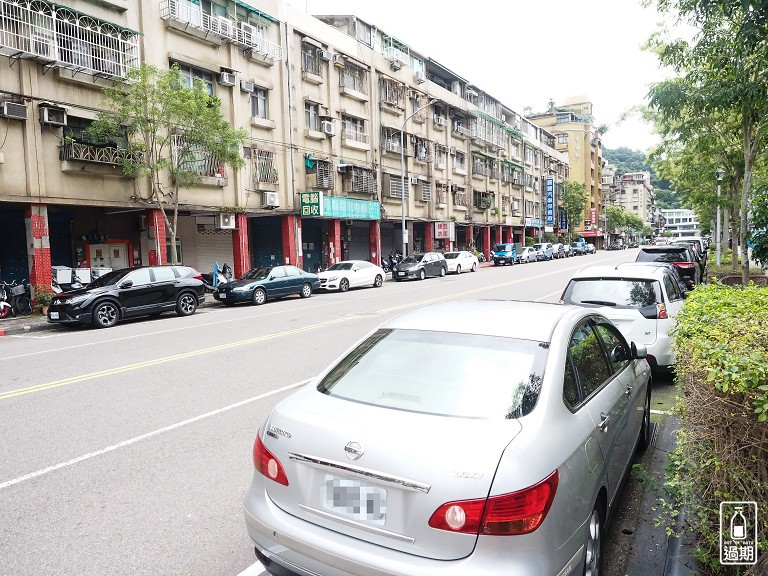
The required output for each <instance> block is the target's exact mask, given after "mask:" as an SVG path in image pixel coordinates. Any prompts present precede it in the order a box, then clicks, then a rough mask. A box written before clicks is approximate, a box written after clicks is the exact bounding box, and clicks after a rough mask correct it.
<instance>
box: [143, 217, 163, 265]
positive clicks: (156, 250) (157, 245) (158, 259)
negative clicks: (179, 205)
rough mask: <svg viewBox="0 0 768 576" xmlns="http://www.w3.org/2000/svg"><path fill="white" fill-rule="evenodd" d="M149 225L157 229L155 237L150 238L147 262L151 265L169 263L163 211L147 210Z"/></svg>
mask: <svg viewBox="0 0 768 576" xmlns="http://www.w3.org/2000/svg"><path fill="white" fill-rule="evenodd" d="M147 226H152V227H153V228H154V229H155V237H154V238H150V239H149V246H148V247H147V251H148V253H147V263H148V264H149V265H150V266H157V265H160V264H167V263H168V255H167V254H166V247H165V243H166V237H165V218H163V212H162V211H161V210H156V209H151V210H147Z"/></svg>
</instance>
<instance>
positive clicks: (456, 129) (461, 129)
mask: <svg viewBox="0 0 768 576" xmlns="http://www.w3.org/2000/svg"><path fill="white" fill-rule="evenodd" d="M452 131H453V133H454V134H459V135H461V136H469V135H470V130H469V128H467V127H466V126H461V125H460V124H454V125H453V128H452Z"/></svg>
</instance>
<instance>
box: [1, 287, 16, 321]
mask: <svg viewBox="0 0 768 576" xmlns="http://www.w3.org/2000/svg"><path fill="white" fill-rule="evenodd" d="M12 315H13V306H11V303H10V302H8V290H7V289H6V287H5V284H0V318H8V317H9V316H12Z"/></svg>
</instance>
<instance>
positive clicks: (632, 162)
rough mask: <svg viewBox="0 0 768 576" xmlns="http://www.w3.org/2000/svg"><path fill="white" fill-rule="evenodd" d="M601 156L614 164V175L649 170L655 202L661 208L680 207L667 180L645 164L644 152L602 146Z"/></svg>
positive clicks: (623, 147) (624, 147)
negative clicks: (654, 191) (654, 192)
mask: <svg viewBox="0 0 768 576" xmlns="http://www.w3.org/2000/svg"><path fill="white" fill-rule="evenodd" d="M603 158H605V161H606V163H608V164H613V165H614V166H616V175H617V176H622V175H624V174H627V173H628V172H650V173H651V186H653V187H654V189H655V190H656V204H657V205H658V206H659V208H661V209H663V210H668V209H670V208H680V198H678V196H677V194H675V191H674V190H670V188H669V180H663V179H660V178H659V177H658V176H657V175H656V171H655V170H654V169H653V166H649V165H648V164H646V156H645V152H643V151H641V150H632V149H631V148H627V147H626V146H622V147H620V148H616V149H611V148H603Z"/></svg>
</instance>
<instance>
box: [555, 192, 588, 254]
mask: <svg viewBox="0 0 768 576" xmlns="http://www.w3.org/2000/svg"><path fill="white" fill-rule="evenodd" d="M560 200H561V202H562V208H563V210H564V211H565V215H566V218H567V220H568V241H569V242H570V241H571V240H572V235H573V229H574V227H575V224H576V223H578V222H580V221H581V220H582V218H583V217H584V211H585V210H586V209H587V203H588V202H589V195H588V194H587V187H586V185H585V184H584V183H583V182H576V181H575V180H565V181H564V182H563V191H562V193H561V196H560Z"/></svg>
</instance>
